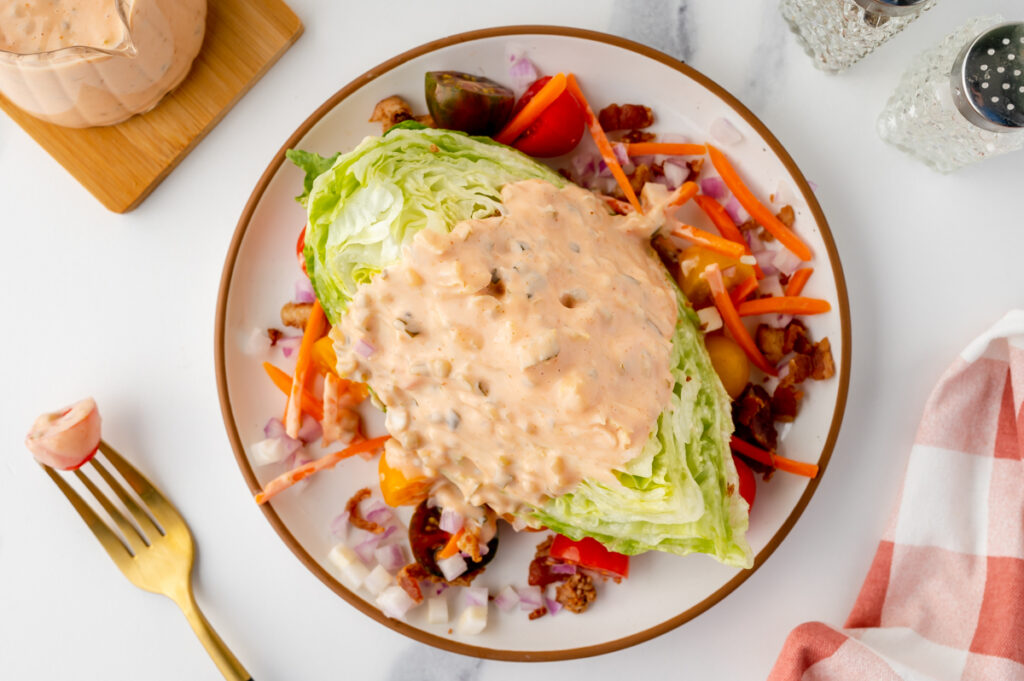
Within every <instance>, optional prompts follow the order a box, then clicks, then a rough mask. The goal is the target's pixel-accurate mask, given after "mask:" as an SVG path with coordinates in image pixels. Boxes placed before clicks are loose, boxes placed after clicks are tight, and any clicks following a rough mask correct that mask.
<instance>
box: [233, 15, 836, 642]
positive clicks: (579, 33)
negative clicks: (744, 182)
mask: <svg viewBox="0 0 1024 681" xmlns="http://www.w3.org/2000/svg"><path fill="white" fill-rule="evenodd" d="M513 35H560V36H565V37H569V38H580V39H583V40H592V41H595V42H600V43H605V44H608V45H613V46H615V47H619V48H622V49H625V50H630V51H632V52H637V53H639V54H641V55H643V56H645V57H648V58H650V59H653V60H654V61H657V62H660V63H662V64H665V65H666V66H669V67H671V68H673V69H675V70H676V71H679V72H680V73H682V74H683V75H685V76H687V77H689V78H691V79H693V80H695V81H697V82H698V83H700V84H701V85H702V86H704V87H705V88H707V89H708V90H710V91H711V92H713V93H714V94H715V95H717V96H718V97H720V98H721V99H722V100H723V101H724V102H725V103H726V104H728V105H729V106H730V107H731V108H732V109H733V110H734V111H735V112H736V113H738V114H739V115H740V116H742V117H743V119H744V120H745V121H746V122H747V123H749V124H750V125H751V126H752V127H753V128H754V129H755V130H757V132H758V133H759V134H760V135H761V136H762V138H763V139H764V140H765V142H767V143H768V145H769V146H770V147H771V149H772V151H773V152H774V153H775V155H776V156H778V158H779V159H780V160H781V161H782V163H783V165H784V166H785V167H786V170H788V171H789V173H790V174H791V175H792V176H793V178H794V179H795V180H796V182H797V185H798V187H799V190H800V193H801V194H802V195H803V197H804V199H805V200H806V201H807V205H808V206H809V207H810V209H811V213H812V214H813V215H814V219H815V222H816V223H817V225H818V228H819V230H820V231H821V237H822V240H823V241H824V242H825V248H826V250H827V251H828V258H829V261H830V263H831V265H832V272H833V277H834V279H835V283H836V291H837V294H838V297H839V301H838V302H839V317H840V324H841V326H842V341H843V349H842V358H841V360H840V370H839V376H838V379H839V391H838V394H837V396H836V406H835V410H834V411H833V413H832V425H831V428H830V429H829V432H828V438H827V439H826V440H825V444H824V446H823V447H822V450H821V456H820V457H819V459H818V466H819V473H818V477H816V478H814V479H812V480H810V481H809V482H808V483H807V489H805V490H804V493H803V495H801V497H800V499H799V500H798V501H797V503H796V506H795V507H794V508H793V510H792V511H791V512H790V514H789V516H788V517H787V518H786V520H785V522H783V524H782V527H780V528H779V530H778V531H777V532H776V533H775V534H774V535H773V536H772V538H771V539H770V540H769V541H768V544H767V545H766V546H765V547H764V548H763V549H761V552H760V553H758V554H757V556H756V557H755V558H754V565H753V566H752V567H751V568H750V569H749V570H744V571H743V572H741V573H739V574H737V575H736V576H735V577H733V578H732V579H730V580H729V581H728V582H726V583H725V584H724V585H723V586H721V587H720V588H719V589H718V590H717V591H715V592H714V593H712V594H711V595H710V596H708V597H707V598H705V599H704V600H702V601H701V602H700V603H697V604H696V605H694V606H693V607H691V608H689V609H687V610H685V611H683V612H682V613H680V614H679V615H676V616H675V617H672V618H670V619H668V620H665V621H664V622H661V623H660V624H657V625H655V626H653V627H650V628H648V629H645V630H643V631H640V632H637V633H635V634H632V635H630V636H624V637H622V638H618V639H615V640H613V641H606V642H604V643H600V644H597V645H591V646H583V647H579V648H567V649H564V650H543V651H526V650H499V649H494V648H483V647H480V646H473V645H467V644H465V643H461V642H459V641H453V640H450V639H447V638H443V637H441V636H435V635H433V634H430V633H427V632H425V631H423V630H421V629H417V628H416V627H413V626H411V625H409V624H406V623H405V622H403V621H401V620H396V619H391V618H389V617H386V616H384V614H383V613H381V612H380V610H378V609H377V608H375V607H374V606H373V605H372V604H370V603H368V602H367V601H364V600H363V599H362V598H360V597H359V596H357V595H355V594H354V593H352V592H351V591H350V590H349V589H347V588H346V587H345V586H344V585H342V584H341V583H340V582H339V581H338V580H337V579H335V577H334V576H333V575H331V574H330V573H328V572H327V571H326V570H324V569H323V568H322V567H321V566H320V564H319V563H318V562H317V561H316V560H314V559H313V557H312V556H310V555H309V553H308V552H307V551H306V549H305V548H304V547H303V546H302V545H301V544H300V543H299V542H298V540H297V539H296V538H295V537H294V536H293V535H292V533H291V532H290V531H289V530H288V528H287V527H286V526H285V524H284V522H283V521H282V520H281V518H280V516H278V515H277V512H276V511H275V510H274V508H273V507H272V506H271V505H270V504H264V505H263V506H261V507H260V509H261V510H262V511H263V514H264V515H265V516H266V518H267V520H268V521H270V524H271V526H273V528H274V530H275V531H276V532H277V533H278V535H280V537H281V539H282V540H284V543H285V544H286V545H287V546H288V548H290V549H291V550H292V553H294V554H295V555H296V556H297V557H298V558H299V560H300V561H302V563H303V564H304V565H305V566H306V567H307V568H308V569H309V570H310V571H311V572H312V573H313V574H315V575H316V576H317V577H319V578H320V581H322V582H323V583H324V584H326V585H327V586H328V587H329V588H330V589H331V590H332V591H334V592H335V593H336V594H338V595H339V596H341V597H342V598H344V599H345V600H346V601H348V602H349V603H350V604H351V605H352V606H354V607H355V608H357V609H358V610H360V611H362V612H363V613H364V614H366V615H368V616H370V617H372V618H373V619H375V620H377V621H378V622H380V623H382V624H384V625H386V626H388V627H390V628H391V629H394V630H395V631H397V632H399V633H401V634H404V635H406V636H408V637H409V638H412V639H415V640H417V641H420V642H422V643H426V644H428V645H432V646H434V647H436V648H442V649H444V650H448V651H451V652H454V653H460V654H462V655H469V656H473V657H480V658H487V659H492V660H509V661H514V662H547V661H553V660H568V659H575V658H581V657H590V656H592V655H602V654H604V653H610V652H612V651H615V650H620V649H622V648H627V647H629V646H632V645H636V644H638V643H642V642H644V641H647V640H649V639H652V638H654V637H655V636H659V635H661V634H663V633H665V632H667V631H669V630H671V629H675V628H676V627H678V626H679V625H681V624H683V623H685V622H688V621H690V620H691V619H693V618H694V617H696V616H697V615H700V614H701V613H703V612H704V611H706V610H707V609H708V608H710V607H711V606H713V605H715V604H716V603H718V602H719V601H720V600H722V599H723V598H725V596H726V595H728V594H729V593H730V592H732V591H733V590H734V589H736V588H737V587H738V586H739V585H740V584H742V583H743V582H744V581H746V579H747V578H748V577H750V576H751V575H752V574H754V571H755V570H757V569H758V568H759V567H760V566H761V565H762V564H763V563H764V562H765V560H767V559H768V556H770V555H771V554H772V553H773V552H774V551H775V549H776V548H778V546H779V544H780V543H782V540H783V539H785V537H786V535H787V534H789V531H790V530H791V529H792V528H793V525H794V524H795V523H796V521H797V519H798V518H799V517H800V515H801V514H802V513H803V510H804V508H805V507H806V506H807V504H808V502H809V501H810V500H811V496H812V495H813V494H814V491H815V490H816V489H817V487H818V483H819V482H820V481H821V478H822V476H823V475H824V473H825V468H826V467H827V465H828V462H829V459H830V458H831V456H832V449H833V447H834V446H835V443H836V438H838V436H839V427H840V424H841V423H842V420H843V411H844V409H845V407H846V394H847V389H848V387H849V381H850V351H851V348H850V342H851V339H850V307H849V300H848V296H847V290H846V279H845V278H844V276H843V269H842V265H841V264H840V262H839V255H838V253H837V252H836V246H835V242H834V241H833V239H832V233H831V231H830V230H829V227H828V223H827V222H826V220H825V215H824V214H823V213H822V211H821V206H820V205H818V201H817V199H816V198H815V196H814V192H813V191H812V190H811V188H810V186H809V185H808V184H807V180H806V179H805V178H804V176H803V174H802V173H801V172H800V169H799V168H797V165H796V163H795V162H794V161H793V159H792V158H791V157H790V155H789V154H788V153H787V152H786V150H785V149H784V148H783V147H782V145H781V144H780V143H779V141H778V140H777V139H776V138H775V136H774V135H773V134H772V133H771V132H769V130H768V128H767V127H765V125H764V123H762V122H761V121H760V120H759V119H758V118H757V117H756V116H755V115H754V114H753V113H751V112H750V110H749V109H747V108H746V107H745V106H744V105H743V104H741V103H740V101H739V100H738V99H736V98H735V97H734V96H732V95H731V94H729V93H728V92H726V91H725V90H724V89H723V88H722V87H721V86H719V85H718V84H717V83H715V82H714V81H712V80H710V79H709V78H708V77H707V76H705V75H704V74H702V73H700V72H698V71H696V70H694V69H693V68H691V67H690V66H687V65H686V64H684V63H682V62H680V61H679V60H677V59H674V58H673V57H670V56H669V55H667V54H664V53H662V52H659V51H657V50H655V49H652V48H650V47H647V46H645V45H641V44H640V43H636V42H633V41H632V40H627V39H625V38H619V37H617V36H613V35H608V34H606V33H600V32H597V31H589V30H584V29H579V28H569V27H561V26H543V25H539V26H530V25H524V26H500V27H496V28H487V29H480V30H476V31H468V32H466V33H459V34H456V35H452V36H448V37H446V38H441V39H439V40H434V41H432V42H429V43H425V44H423V45H420V46H419V47H414V48H413V49H411V50H408V51H407V52H403V53H402V54H399V55H398V56H396V57H392V58H391V59H389V60H387V61H386V62H384V63H382V64H379V65H378V66H375V67H373V68H372V69H370V70H369V71H367V72H366V73H364V74H363V75H361V76H359V77H357V78H355V79H354V80H353V81H352V82H350V83H349V84H348V85H346V86H345V87H343V88H341V89H340V90H338V92H336V93H335V94H334V95H333V96H331V97H330V98H329V99H328V100H327V101H326V102H324V103H323V104H322V105H321V106H320V108H318V109H317V110H316V111H314V112H313V113H312V114H311V115H310V116H309V118H307V119H306V120H305V121H304V122H303V123H302V125H300V126H299V128H298V129H297V130H296V131H295V132H294V133H292V136H291V137H289V138H288V141H287V142H285V143H284V145H282V146H281V148H280V149H279V150H278V152H277V153H276V154H275V155H274V158H273V160H272V161H271V162H270V165H268V166H267V169H266V170H265V171H264V172H263V175H262V176H261V177H260V179H259V182H258V183H257V184H256V188H255V189H254V190H253V192H252V195H251V196H250V197H249V201H248V202H247V203H246V205H245V209H244V210H243V211H242V215H241V217H240V218H239V220H238V226H237V227H236V228H235V234H234V237H232V239H231V246H230V247H229V249H228V253H227V258H226V259H225V262H224V271H223V273H222V274H221V281H220V292H219V294H218V297H217V323H216V329H215V338H214V343H215V348H214V351H215V359H216V364H217V392H218V393H219V397H220V407H221V413H222V415H223V417H224V425H225V427H226V428H227V432H228V438H229V439H230V440H231V447H232V449H234V452H235V459H236V460H237V462H238V466H239V468H240V469H241V470H242V475H243V476H244V477H245V481H246V483H247V484H248V485H249V489H250V491H252V492H253V493H254V494H255V493H256V492H258V491H259V490H260V485H259V482H258V481H257V480H256V476H255V474H254V473H253V470H252V466H251V465H250V464H249V460H248V458H246V455H245V448H244V447H243V446H242V443H241V440H240V438H239V436H238V428H237V425H236V424H235V420H234V414H233V412H232V410H231V401H230V399H229V397H228V389H227V376H226V372H225V366H224V323H225V316H226V312H227V300H228V290H229V288H230V284H231V276H232V273H233V272H234V267H235V259H236V258H237V256H238V249H239V247H240V245H241V242H242V238H243V236H244V235H245V230H246V228H247V227H248V226H249V222H250V220H251V219H252V216H253V213H254V212H255V211H256V207H257V206H258V205H259V202H260V200H261V199H262V198H263V194H264V192H265V191H266V189H267V186H268V185H269V184H270V181H271V180H272V179H273V177H274V175H275V174H276V173H277V170H278V168H280V166H281V164H282V163H283V162H284V160H285V156H284V152H285V150H286V149H290V148H292V147H293V146H295V145H296V144H297V143H298V141H299V140H300V139H302V137H303V136H305V135H306V133H308V132H309V130H310V129H311V128H312V127H313V126H314V125H316V123H317V122H319V121H320V119H321V118H323V117H324V116H325V115H326V114H327V113H328V112H329V111H331V110H332V109H333V108H334V107H335V106H337V105H338V104H339V103H340V102H341V101H342V100H344V99H345V98H346V97H348V96H349V95H350V94H352V93H353V92H355V91H356V90H358V89H359V88H361V87H363V86H364V85H366V84H368V83H369V82H370V81H372V80H374V79H376V78H378V77H379V76H381V75H382V74H384V73H387V72H388V71H390V70H391V69H393V68H395V67H396V66H399V65H400V64H403V63H405V62H407V61H409V60H411V59H414V58H416V57H419V56H421V55H424V54H427V53H429V52H433V51H434V50H437V49H440V48H443V47H448V46H450V45H456V44H459V43H465V42H471V41H474V40H480V39H483V38H493V37H499V36H513Z"/></svg>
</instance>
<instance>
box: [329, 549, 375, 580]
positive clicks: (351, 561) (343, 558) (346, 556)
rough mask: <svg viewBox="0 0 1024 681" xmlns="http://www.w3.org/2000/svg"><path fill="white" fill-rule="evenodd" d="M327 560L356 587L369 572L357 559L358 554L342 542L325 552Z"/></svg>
mask: <svg viewBox="0 0 1024 681" xmlns="http://www.w3.org/2000/svg"><path fill="white" fill-rule="evenodd" d="M327 560H329V561H330V562H331V564H333V565H334V567H336V568H337V569H338V571H339V572H340V573H341V574H342V576H343V577H345V578H346V579H347V580H348V581H349V582H350V583H351V585H352V586H353V587H355V588H357V589H358V588H359V587H360V586H362V584H363V581H364V580H365V579H366V578H367V576H369V574H370V571H369V570H367V569H366V566H365V565H363V564H362V563H361V562H360V561H359V556H357V555H356V553H355V551H353V550H352V549H350V548H349V547H347V546H345V545H344V544H337V545H335V547H334V548H333V549H331V552H330V553H328V554H327Z"/></svg>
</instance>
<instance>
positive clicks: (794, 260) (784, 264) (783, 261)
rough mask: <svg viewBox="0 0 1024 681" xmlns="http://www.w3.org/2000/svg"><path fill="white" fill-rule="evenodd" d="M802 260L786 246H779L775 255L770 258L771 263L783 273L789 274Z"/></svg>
mask: <svg viewBox="0 0 1024 681" xmlns="http://www.w3.org/2000/svg"><path fill="white" fill-rule="evenodd" d="M801 262H803V261H802V260H800V258H798V257H796V256H795V255H793V253H792V252H791V251H790V250H789V249H788V248H780V249H779V250H778V252H776V253H775V257H774V258H772V265H774V266H775V268H776V269H777V270H778V271H779V272H782V273H783V274H786V275H790V274H793V272H794V271H796V268H798V267H800V263H801Z"/></svg>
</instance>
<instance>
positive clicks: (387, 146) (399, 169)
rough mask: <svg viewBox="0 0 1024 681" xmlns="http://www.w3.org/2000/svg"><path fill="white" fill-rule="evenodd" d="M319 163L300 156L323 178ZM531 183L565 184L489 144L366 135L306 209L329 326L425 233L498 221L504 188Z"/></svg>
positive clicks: (421, 132) (409, 131) (321, 182)
mask: <svg viewBox="0 0 1024 681" xmlns="http://www.w3.org/2000/svg"><path fill="white" fill-rule="evenodd" d="M313 156H316V155H315V154H309V155H307V156H303V157H299V158H301V159H303V162H304V163H305V165H303V166H302V167H304V168H311V169H313V170H316V167H317V163H318V161H316V159H320V160H326V159H323V158H322V157H319V156H317V157H316V159H312V160H310V159H311V158H312V157H313ZM289 158H291V156H289ZM293 160H295V159H293ZM296 162H298V161H296ZM309 172H311V171H310V170H307V177H308V173H309ZM527 179H542V180H547V181H548V182H551V183H552V184H555V185H556V186H559V187H561V186H563V185H564V184H565V180H564V179H563V178H562V177H561V176H560V175H558V174H557V173H555V172H554V171H552V170H551V169H549V168H548V167H546V166H543V165H541V164H539V163H537V162H536V161H534V160H533V159H531V158H530V157H528V156H526V155H525V154H522V153H520V152H518V151H516V150H515V149H512V148H510V147H506V146H505V145H502V144H498V143H497V142H494V141H493V140H491V139H490V138H487V137H471V136H469V135H466V134H464V133H461V132H455V131H452V130H435V129H430V128H422V127H416V126H414V125H404V124H399V125H397V126H395V127H393V128H391V129H390V130H389V131H388V132H387V134H386V135H384V136H382V137H367V138H366V139H365V140H363V141H362V143H360V144H359V146H357V147H356V148H355V149H353V150H352V151H350V152H348V153H347V154H342V155H341V156H339V157H337V159H336V160H335V161H334V163H333V164H332V165H331V166H330V167H329V168H327V169H325V170H324V171H321V172H320V174H319V175H318V176H317V177H316V179H315V180H314V181H313V182H312V189H311V191H310V193H309V197H308V199H307V202H306V208H307V211H308V214H309V224H308V227H307V229H306V249H305V252H304V255H305V258H306V271H307V272H308V273H309V277H310V279H311V280H312V282H313V289H314V290H315V291H316V295H317V298H318V299H319V300H320V304H321V305H322V306H323V308H324V312H325V313H326V315H327V318H328V319H329V320H330V321H331V323H332V324H333V323H335V322H337V321H338V318H339V317H340V315H341V314H342V313H343V312H344V311H345V308H346V307H347V306H348V302H349V300H351V299H352V296H353V295H354V294H355V291H356V288H357V287H358V286H359V285H360V284H363V283H366V282H368V281H370V280H371V279H372V278H373V276H374V275H376V274H377V273H378V272H380V271H381V270H383V269H384V268H386V267H388V266H389V265H392V264H394V263H395V262H397V261H398V259H399V257H400V256H401V253H402V247H403V246H404V245H405V244H406V243H408V242H409V240H410V239H412V237H413V236H414V235H415V234H416V233H417V232H419V231H420V230H422V229H427V228H429V229H434V230H437V231H440V232H447V231H450V230H451V229H452V227H454V226H455V225H456V224H457V223H459V222H461V221H463V220H468V219H477V218H484V217H488V216H491V215H494V214H496V213H498V212H499V210H500V209H501V187H502V186H504V185H505V184H507V183H509V182H516V181H518V180H527Z"/></svg>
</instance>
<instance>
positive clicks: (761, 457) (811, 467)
mask: <svg viewBox="0 0 1024 681" xmlns="http://www.w3.org/2000/svg"><path fill="white" fill-rule="evenodd" d="M729 445H730V446H731V447H732V448H733V449H734V450H735V451H736V452H737V453H739V454H742V455H743V456H746V457H748V458H751V459H753V460H754V461H757V462H758V463H763V464H764V465H765V466H771V467H772V468H777V469H779V470H780V471H785V472H786V473H793V474H794V475H802V476H804V477H806V478H816V477H818V465H817V464H813V463H804V462H803V461H794V460H793V459H787V458H786V457H784V456H779V455H778V454H776V453H774V452H769V451H768V450H766V449H761V448H760V447H755V446H754V445H752V444H750V443H749V442H747V441H745V440H741V439H740V438H738V437H736V436H735V435H733V436H732V439H731V440H730V441H729Z"/></svg>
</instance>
